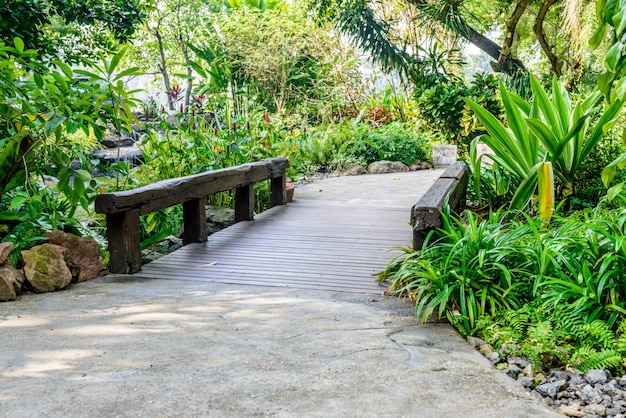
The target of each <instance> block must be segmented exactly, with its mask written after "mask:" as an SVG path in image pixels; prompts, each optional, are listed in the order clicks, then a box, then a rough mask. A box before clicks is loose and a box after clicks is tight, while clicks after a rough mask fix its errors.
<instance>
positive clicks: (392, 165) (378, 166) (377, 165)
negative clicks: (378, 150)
mask: <svg viewBox="0 0 626 418" xmlns="http://www.w3.org/2000/svg"><path fill="white" fill-rule="evenodd" d="M407 171H409V168H408V167H407V166H406V165H404V164H402V163H401V162H398V161H376V162H373V163H371V164H370V165H369V166H367V172H368V173H370V174H385V173H402V172H407Z"/></svg>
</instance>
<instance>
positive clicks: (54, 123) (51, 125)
mask: <svg viewBox="0 0 626 418" xmlns="http://www.w3.org/2000/svg"><path fill="white" fill-rule="evenodd" d="M65 120H66V118H65V117H63V116H57V117H55V118H52V119H50V120H48V121H47V122H46V125H45V130H46V134H47V135H51V134H52V133H53V132H55V131H56V129H57V127H59V126H60V125H61V124H62V123H63V122H65Z"/></svg>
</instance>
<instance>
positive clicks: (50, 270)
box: [22, 244, 72, 293]
mask: <svg viewBox="0 0 626 418" xmlns="http://www.w3.org/2000/svg"><path fill="white" fill-rule="evenodd" d="M70 257H71V254H70V252H69V250H68V249H67V248H64V247H61V246H59V245H53V244H43V245H37V246H35V247H33V248H31V249H30V250H24V251H22V258H23V259H24V272H25V273H26V280H27V282H28V284H29V285H30V287H31V288H32V289H33V291H34V292H36V293H43V292H52V291H55V290H58V289H63V288H65V287H67V286H69V285H70V283H71V282H72V273H71V272H70V269H69V268H68V267H67V264H66V263H65V258H68V259H69V258H70Z"/></svg>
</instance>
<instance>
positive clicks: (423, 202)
mask: <svg viewBox="0 0 626 418" xmlns="http://www.w3.org/2000/svg"><path fill="white" fill-rule="evenodd" d="M468 179H469V170H468V168H467V165H466V164H465V163H464V162H462V161H457V162H455V163H454V164H452V165H451V166H450V167H448V169H447V170H446V171H444V172H443V174H442V175H441V176H440V177H439V179H437V181H436V182H435V184H433V185H432V186H431V187H430V189H428V191H427V192H426V194H424V196H422V198H421V199H420V200H419V201H418V202H417V203H416V204H415V206H413V208H412V209H411V225H412V226H413V248H415V249H419V248H422V246H423V244H424V239H425V238H426V236H427V235H428V233H429V232H430V231H431V230H432V229H436V228H439V227H441V225H442V221H441V210H442V209H443V205H445V204H446V202H447V203H448V204H449V205H450V208H451V209H452V210H453V211H454V212H456V213H460V211H461V210H462V209H463V208H464V207H465V198H466V191H467V182H468Z"/></svg>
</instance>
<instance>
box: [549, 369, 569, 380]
mask: <svg viewBox="0 0 626 418" xmlns="http://www.w3.org/2000/svg"><path fill="white" fill-rule="evenodd" d="M569 377H570V376H569V375H568V374H567V373H566V372H564V371H563V370H559V369H552V370H550V373H549V374H548V381H549V382H556V381H557V380H565V381H567V380H568V379H569Z"/></svg>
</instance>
